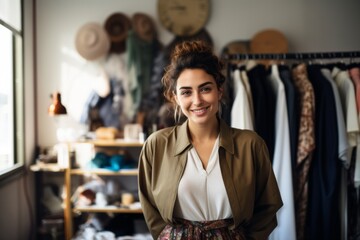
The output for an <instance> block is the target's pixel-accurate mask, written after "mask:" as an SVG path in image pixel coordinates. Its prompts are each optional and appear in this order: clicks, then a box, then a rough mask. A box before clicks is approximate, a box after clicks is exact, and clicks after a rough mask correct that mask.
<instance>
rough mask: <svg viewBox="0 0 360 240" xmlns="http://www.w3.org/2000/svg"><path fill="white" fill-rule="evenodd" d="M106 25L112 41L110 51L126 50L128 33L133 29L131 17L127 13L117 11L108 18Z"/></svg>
mask: <svg viewBox="0 0 360 240" xmlns="http://www.w3.org/2000/svg"><path fill="white" fill-rule="evenodd" d="M104 27H105V30H106V32H107V34H108V35H109V38H110V41H111V46H110V52H115V53H122V52H124V51H125V49H126V46H125V42H126V38H127V34H128V31H129V29H131V21H130V19H129V18H128V17H127V16H126V15H125V14H123V13H120V12H116V13H113V14H111V15H110V16H109V17H108V18H107V19H106V21H105V26H104Z"/></svg>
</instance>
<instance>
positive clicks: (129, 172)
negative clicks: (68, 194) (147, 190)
mask: <svg viewBox="0 0 360 240" xmlns="http://www.w3.org/2000/svg"><path fill="white" fill-rule="evenodd" d="M138 172H139V171H138V169H137V168H136V169H124V170H120V171H117V172H115V171H111V170H106V169H88V170H87V169H71V170H70V174H72V175H91V174H96V175H102V176H117V175H122V176H137V175H138Z"/></svg>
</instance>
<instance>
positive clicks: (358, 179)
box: [341, 67, 360, 188]
mask: <svg viewBox="0 0 360 240" xmlns="http://www.w3.org/2000/svg"><path fill="white" fill-rule="evenodd" d="M349 74H350V78H351V80H352V81H353V83H354V85H355V89H356V92H355V96H356V103H357V110H358V111H357V114H358V122H360V68H359V67H352V68H350V69H349ZM341 75H343V76H344V77H345V75H346V74H341ZM346 78H347V76H346ZM354 185H355V187H356V188H358V187H359V186H360V134H358V142H357V151H356V161H355V169H354Z"/></svg>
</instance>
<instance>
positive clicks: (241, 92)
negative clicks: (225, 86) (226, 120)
mask: <svg viewBox="0 0 360 240" xmlns="http://www.w3.org/2000/svg"><path fill="white" fill-rule="evenodd" d="M232 80H233V86H234V96H235V99H234V102H233V105H232V108H231V126H232V127H233V128H239V129H249V130H254V124H253V119H252V112H251V109H250V105H249V98H248V94H247V91H246V88H245V87H244V84H243V82H242V80H241V75H240V70H239V69H236V70H235V71H234V72H233V76H232Z"/></svg>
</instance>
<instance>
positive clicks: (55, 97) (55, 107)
mask: <svg viewBox="0 0 360 240" xmlns="http://www.w3.org/2000/svg"><path fill="white" fill-rule="evenodd" d="M50 97H51V98H52V103H51V105H50V106H49V109H48V113H49V115H50V116H55V115H60V114H67V111H66V108H65V106H64V105H63V104H62V103H61V94H60V93H59V92H54V93H52V94H51V95H50Z"/></svg>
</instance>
